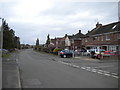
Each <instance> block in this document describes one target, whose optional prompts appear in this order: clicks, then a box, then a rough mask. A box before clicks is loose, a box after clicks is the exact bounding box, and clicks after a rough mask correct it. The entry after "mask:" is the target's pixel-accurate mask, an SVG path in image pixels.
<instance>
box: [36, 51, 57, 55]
mask: <svg viewBox="0 0 120 90" xmlns="http://www.w3.org/2000/svg"><path fill="white" fill-rule="evenodd" d="M34 51H35V52H38V53H42V54H48V55H55V54H52V53H47V52H42V51H37V50H34ZM55 56H56V55H55Z"/></svg>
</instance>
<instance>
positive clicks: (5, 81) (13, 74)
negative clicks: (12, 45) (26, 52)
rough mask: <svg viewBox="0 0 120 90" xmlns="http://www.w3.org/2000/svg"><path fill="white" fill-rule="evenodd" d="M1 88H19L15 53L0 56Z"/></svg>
mask: <svg viewBox="0 0 120 90" xmlns="http://www.w3.org/2000/svg"><path fill="white" fill-rule="evenodd" d="M2 88H3V89H4V88H5V89H7V88H17V89H20V88H21V82H20V73H19V65H18V61H17V53H16V52H15V53H10V55H9V56H8V57H4V58H2Z"/></svg>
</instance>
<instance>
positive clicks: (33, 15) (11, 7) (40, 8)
mask: <svg viewBox="0 0 120 90" xmlns="http://www.w3.org/2000/svg"><path fill="white" fill-rule="evenodd" d="M0 2H1V3H2V4H1V5H2V7H3V10H2V12H3V14H1V16H2V17H4V18H5V19H6V20H7V22H8V23H9V25H10V27H11V28H13V29H14V30H15V32H16V35H17V36H19V37H20V38H21V43H23V42H25V43H29V44H35V40H36V38H40V42H41V43H45V40H46V36H47V34H50V36H51V37H52V38H53V37H57V36H59V37H62V36H64V35H65V34H75V33H77V32H78V30H79V29H80V30H82V33H84V34H85V33H86V32H87V31H88V30H91V29H93V28H94V27H95V24H96V22H97V21H99V22H100V23H102V24H108V23H112V22H114V21H117V19H118V17H117V15H118V14H117V13H118V12H117V3H116V2H80V1H78V0H75V1H73V0H72V1H71V0H65V1H61V0H8V1H7V0H5V1H4V0H2V1H0Z"/></svg>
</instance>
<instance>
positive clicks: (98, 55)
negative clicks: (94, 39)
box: [90, 49, 105, 58]
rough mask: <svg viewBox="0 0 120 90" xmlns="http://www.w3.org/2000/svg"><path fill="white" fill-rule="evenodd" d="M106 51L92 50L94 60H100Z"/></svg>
mask: <svg viewBox="0 0 120 90" xmlns="http://www.w3.org/2000/svg"><path fill="white" fill-rule="evenodd" d="M104 51H105V50H104V49H90V52H91V57H92V58H100V54H103V53H104Z"/></svg>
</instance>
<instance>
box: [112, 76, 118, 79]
mask: <svg viewBox="0 0 120 90" xmlns="http://www.w3.org/2000/svg"><path fill="white" fill-rule="evenodd" d="M111 76H112V77H114V78H117V79H118V78H119V77H118V76H115V75H111Z"/></svg>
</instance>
